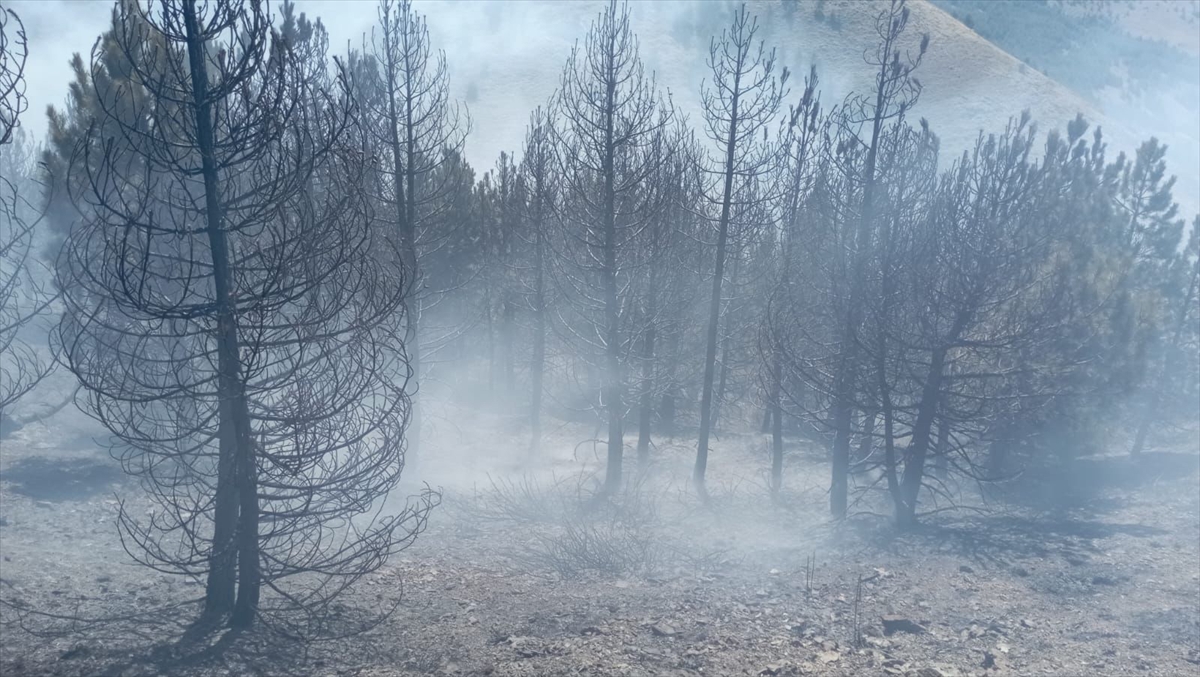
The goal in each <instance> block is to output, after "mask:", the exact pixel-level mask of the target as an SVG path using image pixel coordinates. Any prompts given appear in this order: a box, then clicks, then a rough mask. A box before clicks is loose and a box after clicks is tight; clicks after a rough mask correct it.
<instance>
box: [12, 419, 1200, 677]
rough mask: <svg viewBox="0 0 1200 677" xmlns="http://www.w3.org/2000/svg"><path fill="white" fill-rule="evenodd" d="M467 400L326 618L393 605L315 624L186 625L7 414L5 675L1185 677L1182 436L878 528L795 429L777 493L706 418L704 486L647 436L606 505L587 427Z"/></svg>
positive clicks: (686, 449)
mask: <svg viewBox="0 0 1200 677" xmlns="http://www.w3.org/2000/svg"><path fill="white" fill-rule="evenodd" d="M451 413H453V412H451ZM453 418H454V417H452V416H448V417H447V419H446V420H451V419H453ZM475 420H476V421H477V422H478V423H479V425H478V426H476V427H475V428H474V429H473V430H472V431H463V430H459V429H456V428H453V427H452V426H449V425H448V424H444V425H442V426H441V428H440V429H439V430H435V431H433V434H432V435H431V436H430V438H431V439H433V440H435V441H436V442H435V443H434V445H435V446H432V447H430V448H429V449H428V450H427V451H425V452H424V453H426V454H427V455H426V456H423V457H422V458H421V459H413V461H412V462H413V467H411V468H410V469H409V471H408V472H409V476H410V481H409V483H408V485H406V488H408V489H415V488H416V486H417V481H418V480H420V481H430V482H431V483H434V484H437V485H441V487H442V490H443V493H444V500H443V504H442V506H441V507H440V508H439V509H438V510H437V512H436V513H435V515H434V517H433V518H432V519H431V520H430V523H429V528H428V530H427V531H426V532H425V533H424V534H422V535H421V537H420V538H419V539H418V540H417V541H416V543H415V544H414V545H413V546H412V547H411V548H409V549H408V550H406V551H405V552H403V553H401V555H400V556H398V557H396V558H394V559H392V560H390V561H389V562H388V563H387V564H386V565H385V566H383V567H382V568H381V569H379V570H378V571H376V572H375V573H373V574H371V575H369V576H368V577H367V578H366V579H365V580H363V581H361V582H360V583H359V585H358V586H357V587H355V588H354V589H353V590H352V592H351V593H350V594H348V595H347V596H345V597H344V598H343V599H342V600H341V605H339V606H335V607H334V608H333V609H332V610H331V612H330V613H331V614H332V615H334V616H338V615H343V614H344V615H345V617H346V618H347V619H351V618H353V617H355V613H356V612H357V611H361V610H364V609H367V610H370V609H380V608H382V609H388V608H391V607H392V606H395V609H394V612H392V613H391V614H390V615H389V616H387V617H386V619H385V620H383V621H382V622H381V623H380V624H379V625H377V626H376V627H374V628H373V629H371V630H369V631H366V632H363V633H359V634H354V635H351V636H349V637H343V638H337V639H333V640H326V641H308V640H300V639H296V638H293V637H289V636H287V635H286V634H281V632H280V631H273V630H271V629H268V628H266V627H260V628H259V629H256V630H252V631H248V632H244V633H229V632H227V633H220V632H216V633H207V634H201V635H196V633H189V634H185V632H186V631H187V629H188V624H189V623H190V622H191V621H192V620H193V619H194V618H195V616H196V606H195V604H194V603H188V600H194V599H196V598H198V597H199V596H200V595H202V592H203V585H202V582H201V581H198V580H195V579H189V578H180V577H172V576H167V575H163V574H158V573H155V572H154V571H152V570H149V569H146V568H144V567H140V566H138V565H136V564H134V563H133V562H132V560H131V558H130V557H129V555H128V554H126V553H125V551H124V550H123V548H122V546H121V544H120V541H119V539H118V537H117V532H116V528H115V525H114V519H115V515H116V503H117V500H118V498H117V496H120V497H121V499H123V500H126V501H127V504H126V505H127V508H128V509H130V510H132V511H138V510H146V511H148V510H151V509H154V508H153V506H152V505H151V504H149V503H146V502H145V499H144V498H143V497H142V494H141V492H140V491H139V490H138V488H137V486H136V484H135V483H133V482H132V481H130V480H128V479H126V478H125V477H124V475H122V474H121V473H120V468H119V467H118V466H117V465H116V464H115V463H114V462H113V461H111V460H110V459H108V458H107V457H106V456H105V455H104V454H103V452H101V451H98V450H83V451H79V450H76V449H63V448H59V447H57V446H55V444H54V443H53V442H47V441H46V440H53V439H54V434H55V431H53V430H50V429H46V430H43V431H41V432H38V431H36V430H31V429H30V428H35V427H36V426H30V428H27V429H23V431H22V432H21V433H19V434H17V435H15V436H14V437H13V438H10V439H9V440H6V441H5V442H4V448H3V451H4V453H3V455H2V456H0V555H2V559H3V561H2V563H0V601H3V602H4V606H3V607H2V608H0V620H2V621H3V623H4V624H3V625H0V639H2V641H0V674H3V675H64V676H67V675H69V676H91V675H125V676H130V675H156V674H170V675H189V676H191V675H196V676H208V675H242V674H250V675H299V674H304V675H339V676H341V675H346V676H351V675H353V676H361V677H385V676H386V677H395V676H399V675H424V674H439V675H513V676H516V675H847V676H848V675H910V676H915V677H937V676H938V675H942V676H951V675H960V676H965V675H989V676H990V675H1047V674H1053V675H1191V674H1200V484H1198V478H1200V456H1197V454H1196V453H1195V452H1191V453H1169V452H1158V453H1150V454H1146V455H1144V457H1143V458H1141V459H1137V460H1136V461H1135V460H1132V459H1129V458H1127V457H1124V456H1110V457H1094V458H1087V459H1079V460H1077V461H1074V462H1073V463H1072V464H1071V465H1070V466H1069V467H1067V468H1065V469H1063V471H1062V473H1063V474H1062V477H1063V478H1070V480H1071V481H1067V480H1066V479H1062V480H1061V481H1055V482H1047V483H1044V484H1043V485H1042V488H1041V489H1040V490H1037V491H1033V492H1032V493H1030V492H1028V491H1027V492H1025V493H1018V492H1015V491H1014V492H1009V493H1008V494H1006V495H1005V496H1003V497H1002V498H1003V500H997V497H996V496H992V497H991V499H990V500H989V501H988V502H987V503H986V504H985V503H983V502H979V501H976V502H974V503H972V504H971V505H973V506H974V507H976V508H983V507H984V506H985V505H986V506H987V509H986V510H955V511H947V512H944V513H938V514H935V515H932V516H930V517H928V518H926V519H925V521H924V523H923V525H922V526H921V527H920V528H918V529H917V530H915V531H913V532H911V533H897V532H896V531H895V530H893V529H892V528H891V527H890V526H889V525H888V523H887V521H886V519H884V518H882V517H877V516H873V515H871V514H869V510H868V508H872V507H873V506H872V505H871V504H870V501H865V502H863V503H860V504H859V506H858V509H859V514H857V515H856V516H855V517H853V518H851V519H849V520H847V521H846V522H843V523H840V524H834V523H830V522H829V521H828V520H827V518H825V517H824V511H823V506H824V505H825V501H826V500H827V497H826V496H825V493H824V487H823V485H824V483H825V482H826V481H827V480H826V473H827V472H828V471H827V466H826V465H825V464H824V463H823V461H822V459H821V458H820V457H819V455H818V454H817V453H816V452H815V450H813V449H809V448H807V447H803V446H797V447H795V448H789V451H788V456H787V461H786V464H787V475H786V477H785V489H784V491H783V492H781V494H780V495H779V496H778V497H777V498H775V499H774V500H772V499H771V498H770V497H769V492H768V491H767V489H766V482H765V478H764V472H765V469H766V468H767V466H768V459H767V458H766V456H765V453H764V449H765V441H764V439H763V438H762V437H759V436H740V437H739V436H725V437H722V438H720V439H718V440H717V442H716V443H715V444H714V448H713V453H712V456H711V461H710V468H711V470H710V481H709V494H710V498H709V501H708V503H707V504H702V503H701V502H700V501H699V500H698V498H697V497H696V496H695V495H694V494H693V493H692V492H691V491H690V490H689V489H688V488H687V483H686V478H687V476H688V472H689V471H690V460H691V459H690V446H691V445H690V442H689V440H686V439H682V438H680V439H676V440H674V441H668V440H656V442H658V444H657V446H656V448H655V449H654V462H653V464H652V466H651V467H650V468H649V469H647V470H645V471H644V472H643V473H642V474H641V475H640V476H641V477H643V478H644V479H642V480H639V481H634V480H632V479H631V481H630V482H629V484H630V485H631V487H630V488H628V489H627V490H626V491H625V492H624V493H623V494H622V496H621V497H620V498H619V499H617V500H616V501H615V503H616V504H617V505H618V506H621V509H620V510H615V509H610V508H609V507H606V506H603V505H599V506H598V505H597V504H596V503H595V502H589V501H587V500H585V499H584V498H582V497H586V496H587V495H588V494H589V492H590V491H591V484H590V482H592V481H593V480H592V479H591V475H590V473H591V472H592V471H594V470H596V469H597V463H596V461H595V460H594V458H593V457H592V451H591V448H590V447H589V446H584V447H576V444H575V441H576V440H578V439H581V438H583V437H586V436H587V434H588V433H589V432H590V430H588V429H585V428H583V427H582V426H580V427H578V428H574V427H571V426H565V427H564V428H563V429H560V430H558V431H556V432H554V433H553V434H552V435H551V436H550V437H549V439H548V440H547V442H546V444H545V445H544V446H543V452H542V453H541V455H540V456H539V461H540V462H539V463H538V464H536V466H534V465H532V464H531V463H530V461H531V459H530V458H529V457H527V456H526V455H525V452H524V451H522V452H521V454H517V455H516V456H511V455H510V456H506V455H505V454H503V453H500V451H498V450H503V449H522V450H523V449H525V448H526V447H527V443H526V442H524V438H523V434H524V433H523V431H521V430H520V429H519V426H514V425H509V424H505V423H504V421H503V420H502V419H497V420H490V419H489V420H482V419H480V418H479V417H476V418H475ZM39 425H40V424H39ZM39 435H40V437H39ZM631 456H632V455H631ZM435 459H436V460H435ZM630 463H631V464H632V463H633V460H632V459H631V460H630ZM629 471H630V477H631V478H632V477H635V472H636V469H635V468H629ZM964 492H965V490H964ZM401 493H403V492H401ZM965 495H967V494H966V493H964V496H965ZM397 500H401V499H397ZM879 507H882V504H881V506H879ZM581 533H582V534H585V535H590V537H591V538H592V540H591V541H587V543H589V544H590V545H586V546H580V545H579V543H580V541H579V539H577V538H576V539H575V540H572V538H571V536H572V534H574V535H575V536H579V535H580V534H581ZM584 540H585V541H586V540H587V539H584ZM585 551H586V552H585ZM14 605H15V606H14ZM173 605H179V606H173ZM30 607H31V608H34V609H38V610H40V611H42V612H44V613H49V614H55V615H57V616H59V617H60V618H51V617H47V616H44V615H29V614H26V613H21V612H20V610H19V609H21V608H30ZM139 613H140V614H144V615H136V614H139ZM130 614H134V615H133V616H131V617H129V618H125V619H123V620H112V619H111V618H110V619H109V620H105V621H104V622H95V623H89V622H86V620H81V619H88V618H97V617H112V616H125V615H130ZM70 618H73V619H75V620H74V621H69V620H66V619H70ZM347 622H348V621H347ZM29 630H33V631H36V632H38V633H40V634H31V632H29ZM64 631H65V632H64Z"/></svg>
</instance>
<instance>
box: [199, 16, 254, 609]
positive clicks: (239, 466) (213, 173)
mask: <svg viewBox="0 0 1200 677" xmlns="http://www.w3.org/2000/svg"><path fill="white" fill-rule="evenodd" d="M183 13H184V27H185V30H186V32H187V52H188V65H189V67H190V71H191V79H192V82H191V85H192V97H193V105H194V110H195V118H196V119H195V122H196V144H197V146H198V148H199V151H200V159H201V167H202V176H203V180H204V208H205V231H206V233H207V235H208V242H209V247H210V249H211V256H212V265H213V285H214V290H213V291H214V294H215V298H216V308H217V318H216V319H217V326H216V339H217V360H218V366H217V370H218V397H219V398H220V405H219V408H218V411H219V416H220V419H219V422H218V438H219V451H218V455H217V475H218V480H217V491H216V496H215V510H214V520H213V544H212V554H211V555H210V560H209V567H210V568H209V575H208V581H207V584H206V589H205V600H204V606H205V613H206V614H209V615H223V614H225V613H229V612H233V614H234V617H233V620H234V623H235V624H236V625H240V626H246V625H249V624H250V623H251V622H252V621H253V620H254V613H255V610H256V609H257V607H258V594H259V581H258V497H257V494H256V482H255V475H256V471H255V468H254V454H253V450H252V449H251V448H250V421H249V408H248V406H247V404H246V393H245V388H244V385H243V383H242V373H241V371H242V363H241V355H240V351H239V348H238V328H237V320H236V316H235V314H234V308H233V303H234V300H233V298H232V294H231V291H232V289H231V286H232V285H231V279H230V275H231V273H230V269H229V246H228V243H227V242H226V239H225V231H224V229H223V228H222V223H221V189H220V183H219V179H218V176H217V160H216V156H215V148H216V139H215V138H214V136H213V128H212V113H213V111H212V106H211V103H210V101H209V95H208V70H207V64H206V63H205V58H206V54H205V47H206V45H205V41H204V39H203V30H202V28H201V26H200V24H199V20H198V18H197V15H196V4H195V1H194V0H187V1H186V2H184V4H183ZM239 513H240V514H239ZM235 580H236V581H237V583H238V587H237V597H236V602H235V597H234V582H235Z"/></svg>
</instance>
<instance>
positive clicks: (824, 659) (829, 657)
mask: <svg viewBox="0 0 1200 677" xmlns="http://www.w3.org/2000/svg"><path fill="white" fill-rule="evenodd" d="M841 657H842V654H840V653H838V652H836V651H822V652H821V653H819V654H817V660H818V661H820V662H821V663H824V664H826V665H828V664H830V663H836V662H837V661H838V660H839V659H841Z"/></svg>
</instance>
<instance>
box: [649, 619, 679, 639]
mask: <svg viewBox="0 0 1200 677" xmlns="http://www.w3.org/2000/svg"><path fill="white" fill-rule="evenodd" d="M650 632H652V633H654V634H655V636H657V637H674V636H675V635H678V634H679V631H678V630H676V629H675V628H674V627H672V626H671V625H670V624H668V623H663V622H659V623H655V624H654V625H651V626H650Z"/></svg>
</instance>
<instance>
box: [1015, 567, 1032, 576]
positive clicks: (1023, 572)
mask: <svg viewBox="0 0 1200 677" xmlns="http://www.w3.org/2000/svg"><path fill="white" fill-rule="evenodd" d="M1012 572H1013V573H1014V574H1016V575H1017V576H1020V577H1021V578H1025V577H1026V576H1028V575H1029V569H1026V568H1025V567H1013V570H1012Z"/></svg>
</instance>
